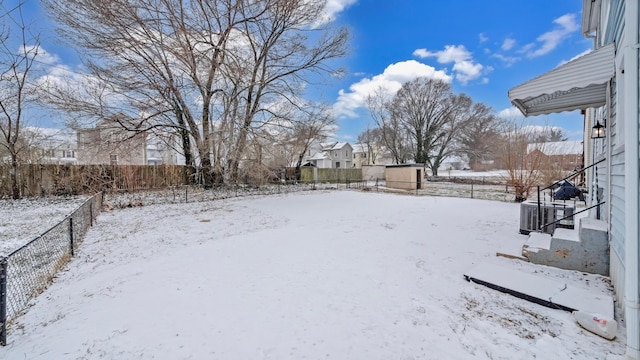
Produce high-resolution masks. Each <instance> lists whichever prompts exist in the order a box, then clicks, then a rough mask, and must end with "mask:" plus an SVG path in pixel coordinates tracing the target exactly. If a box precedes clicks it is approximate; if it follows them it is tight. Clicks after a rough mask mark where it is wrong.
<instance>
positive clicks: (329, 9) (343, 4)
mask: <svg viewBox="0 0 640 360" xmlns="http://www.w3.org/2000/svg"><path fill="white" fill-rule="evenodd" d="M357 1H358V0H327V3H326V4H325V6H324V11H323V15H322V17H321V19H319V20H318V21H317V23H316V25H322V24H326V23H328V22H331V21H333V20H335V18H336V16H337V14H338V13H340V12H342V11H343V10H344V9H346V8H347V7H349V6H351V5H353V4H355V3H356V2H357Z"/></svg>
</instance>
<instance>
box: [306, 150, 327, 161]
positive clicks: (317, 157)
mask: <svg viewBox="0 0 640 360" xmlns="http://www.w3.org/2000/svg"><path fill="white" fill-rule="evenodd" d="M329 158H330V157H329V154H328V153H327V152H326V151H319V152H317V153H315V154H313V156H312V157H310V158H309V160H325V159H329Z"/></svg>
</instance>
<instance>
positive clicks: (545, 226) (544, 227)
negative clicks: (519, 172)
mask: <svg viewBox="0 0 640 360" xmlns="http://www.w3.org/2000/svg"><path fill="white" fill-rule="evenodd" d="M603 161H605V159H601V160H599V161H597V162H595V163H593V164H591V165H589V166H587V167H585V168H582V169H580V170H576V171H574V172H572V173H571V174H569V175H568V176H565V177H564V178H562V179H560V180H558V181H556V182H554V183H553V184H551V185H549V186H546V187H544V188H540V186H538V231H544V229H546V228H547V227H549V226H551V225H554V224H556V223H559V222H560V221H563V220H566V219H568V218H571V217H573V216H574V215H576V214H579V213H582V212H584V211H587V210H590V209H593V208H596V207H597V208H598V213H599V212H600V206H601V205H603V204H604V203H605V202H604V201H602V202H600V203H598V204H596V205H593V206H590V207H588V208H586V209H583V210H580V211H578V212H577V213H572V214H570V215H567V216H564V217H563V218H561V219H557V220H554V221H552V222H550V223H547V224H542V202H541V200H540V199H541V198H542V196H541V195H543V192H544V191H545V190H549V189H553V188H554V187H555V186H556V185H559V184H560V183H562V182H563V181H566V180H568V179H572V178H574V177H576V176H578V175H580V174H582V173H585V172H586V171H587V170H589V169H590V168H592V167H594V166H596V165H598V164H600V163H601V162H603ZM551 198H552V199H553V194H551Z"/></svg>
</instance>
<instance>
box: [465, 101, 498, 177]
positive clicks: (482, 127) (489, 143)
mask: <svg viewBox="0 0 640 360" xmlns="http://www.w3.org/2000/svg"><path fill="white" fill-rule="evenodd" d="M500 128H501V122H500V120H499V119H498V118H497V117H496V116H495V114H494V113H493V110H492V109H491V108H490V107H488V106H486V105H485V104H483V103H476V104H474V105H473V108H472V109H471V113H470V118H469V121H468V122H467V123H466V124H465V126H462V127H460V128H459V129H458V131H457V141H458V151H459V152H460V153H461V154H464V155H465V156H466V158H467V160H468V161H469V166H470V167H471V169H473V170H478V168H479V165H480V163H481V162H482V161H483V160H489V159H491V160H493V159H494V158H495V153H496V145H497V144H499V143H500V141H499V140H500V136H501V132H500Z"/></svg>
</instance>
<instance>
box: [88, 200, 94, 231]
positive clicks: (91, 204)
mask: <svg viewBox="0 0 640 360" xmlns="http://www.w3.org/2000/svg"><path fill="white" fill-rule="evenodd" d="M89 226H93V199H91V202H90V203H89Z"/></svg>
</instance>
